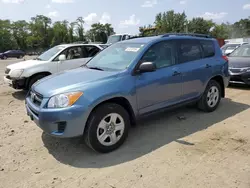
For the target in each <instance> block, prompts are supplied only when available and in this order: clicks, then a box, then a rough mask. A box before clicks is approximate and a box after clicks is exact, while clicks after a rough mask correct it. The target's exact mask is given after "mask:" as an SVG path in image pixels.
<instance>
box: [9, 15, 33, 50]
mask: <svg viewBox="0 0 250 188" xmlns="http://www.w3.org/2000/svg"><path fill="white" fill-rule="evenodd" d="M11 28H12V32H13V36H14V38H15V40H16V42H17V45H18V47H19V48H20V49H26V48H27V43H26V40H27V37H28V35H29V33H28V32H29V24H28V23H27V22H26V21H25V20H20V21H16V22H13V23H12V25H11Z"/></svg>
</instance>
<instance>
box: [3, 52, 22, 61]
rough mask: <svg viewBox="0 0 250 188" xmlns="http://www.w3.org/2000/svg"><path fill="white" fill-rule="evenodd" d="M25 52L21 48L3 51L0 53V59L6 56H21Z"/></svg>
mask: <svg viewBox="0 0 250 188" xmlns="http://www.w3.org/2000/svg"><path fill="white" fill-rule="evenodd" d="M24 56H25V53H24V52H23V51H22V50H8V51H6V52H4V53H0V59H7V58H23V57H24Z"/></svg>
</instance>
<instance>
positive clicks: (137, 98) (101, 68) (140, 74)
mask: <svg viewBox="0 0 250 188" xmlns="http://www.w3.org/2000/svg"><path fill="white" fill-rule="evenodd" d="M228 82H229V72H228V61H227V58H226V57H224V56H223V55H222V52H221V50H220V47H219V45H218V43H217V41H216V39H214V38H211V37H209V36H206V35H198V34H197V35H196V34H165V35H161V36H153V37H141V38H135V39H130V40H125V41H123V42H118V43H115V44H113V45H111V46H109V47H107V48H106V49H105V50H103V51H101V52H100V53H98V54H97V55H96V56H95V57H93V58H92V59H91V60H90V61H89V62H88V63H87V64H86V65H84V66H82V67H80V68H77V69H74V70H70V71H64V72H60V73H58V74H54V75H51V76H48V77H46V78H43V79H41V80H39V81H38V82H36V83H35V84H34V85H33V86H32V87H31V90H30V91H29V93H28V95H27V98H26V100H25V104H26V109H27V113H28V115H29V116H30V118H31V119H32V120H34V121H35V123H36V124H37V125H38V126H39V127H40V128H41V129H42V130H43V131H44V132H46V133H48V134H50V135H52V136H55V137H61V138H69V137H77V136H83V137H84V139H85V141H86V143H87V145H88V146H90V148H92V149H93V150H95V151H98V152H103V153H105V152H111V151H113V150H115V149H117V148H118V147H119V146H121V145H122V144H123V142H124V141H125V139H126V138H127V136H128V131H129V127H130V126H131V125H133V124H135V122H136V120H137V119H138V118H140V117H143V116H144V115H148V114H150V113H152V112H155V111H157V110H162V109H166V108H173V107H177V106H182V105H187V104H190V103H192V104H193V103H194V104H197V106H198V108H199V109H201V110H203V111H205V112H212V111H214V110H215V109H216V108H217V107H218V105H219V103H220V100H221V98H223V97H224V96H225V87H227V86H228Z"/></svg>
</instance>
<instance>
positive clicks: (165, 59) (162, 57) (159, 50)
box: [141, 41, 176, 69]
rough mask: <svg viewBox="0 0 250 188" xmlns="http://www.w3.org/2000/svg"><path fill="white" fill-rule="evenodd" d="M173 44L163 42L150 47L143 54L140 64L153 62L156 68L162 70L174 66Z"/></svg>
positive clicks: (174, 51) (174, 52)
mask: <svg viewBox="0 0 250 188" xmlns="http://www.w3.org/2000/svg"><path fill="white" fill-rule="evenodd" d="M175 54H176V50H175V44H174V42H172V41H163V42H159V43H157V44H154V45H153V46H151V47H150V48H149V49H148V51H147V52H146V53H145V54H144V56H143V57H142V59H141V62H154V63H155V64H156V67H157V68H158V69H159V68H163V67H169V66H171V65H174V64H176V58H175V57H176V56H175Z"/></svg>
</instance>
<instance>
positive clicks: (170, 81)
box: [136, 40, 182, 114]
mask: <svg viewBox="0 0 250 188" xmlns="http://www.w3.org/2000/svg"><path fill="white" fill-rule="evenodd" d="M142 62H154V63H155V64H156V67H157V69H156V71H154V72H146V73H142V74H139V75H137V78H136V94H137V105H138V109H139V113H140V114H144V113H148V112H151V111H154V110H157V109H160V108H164V107H166V106H169V105H173V104H176V103H178V102H180V100H181V96H182V76H181V74H180V73H179V67H178V66H179V65H178V60H177V51H176V43H175V42H173V41H169V40H168V41H163V42H159V43H157V44H154V45H153V46H151V47H150V48H149V50H148V51H147V52H146V53H145V54H144V56H143V57H142V59H141V61H140V63H142Z"/></svg>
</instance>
